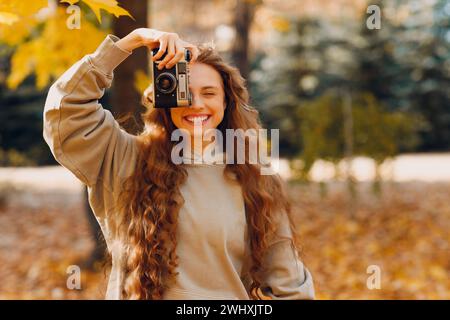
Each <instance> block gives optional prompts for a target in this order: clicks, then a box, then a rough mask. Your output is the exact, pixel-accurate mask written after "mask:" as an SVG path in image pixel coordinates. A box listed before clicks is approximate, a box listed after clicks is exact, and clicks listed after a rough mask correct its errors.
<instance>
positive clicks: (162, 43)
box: [153, 38, 167, 61]
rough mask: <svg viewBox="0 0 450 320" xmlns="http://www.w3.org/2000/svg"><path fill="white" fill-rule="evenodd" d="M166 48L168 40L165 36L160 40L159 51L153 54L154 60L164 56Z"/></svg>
mask: <svg viewBox="0 0 450 320" xmlns="http://www.w3.org/2000/svg"><path fill="white" fill-rule="evenodd" d="M166 48H167V40H166V39H164V38H161V39H160V40H159V50H158V52H157V53H156V54H155V55H154V56H153V61H156V60H158V59H159V58H161V57H162V55H163V54H164V52H166Z"/></svg>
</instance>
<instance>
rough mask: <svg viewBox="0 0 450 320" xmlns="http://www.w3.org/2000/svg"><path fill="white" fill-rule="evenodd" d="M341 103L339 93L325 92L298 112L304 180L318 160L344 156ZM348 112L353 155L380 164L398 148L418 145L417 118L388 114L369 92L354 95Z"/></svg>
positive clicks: (336, 159) (342, 103)
mask: <svg viewBox="0 0 450 320" xmlns="http://www.w3.org/2000/svg"><path fill="white" fill-rule="evenodd" d="M344 103H345V102H344V100H343V98H342V95H341V94H340V93H339V92H338V91H328V92H327V93H326V94H324V95H323V96H321V97H319V98H317V99H315V100H313V101H311V102H308V103H305V104H304V105H303V106H301V107H300V108H299V109H298V116H299V117H298V119H299V122H300V132H301V136H302V139H303V149H302V151H301V153H300V158H301V159H302V160H303V163H304V166H303V168H302V171H303V176H304V177H306V176H307V173H308V172H309V170H310V169H311V167H312V165H313V164H314V162H315V161H316V160H317V159H324V160H327V161H330V162H332V163H335V164H337V163H338V162H339V161H340V160H341V159H343V158H344V157H345V155H346V150H345V148H346V142H345V135H344V121H345V119H344V115H345V113H344ZM351 111H352V112H351V117H352V122H353V131H352V140H353V146H352V149H353V155H361V156H367V157H370V158H372V159H374V160H375V162H376V163H377V164H381V163H382V162H383V161H384V160H385V159H386V158H389V157H393V156H394V155H396V154H397V152H398V150H399V148H400V147H402V146H407V147H408V148H412V147H414V146H415V145H416V144H417V141H418V140H417V137H416V134H415V131H416V128H417V126H418V125H419V124H420V118H418V117H417V116H415V115H410V114H407V113H403V112H399V111H396V112H389V111H387V110H386V108H384V107H383V106H382V105H380V104H379V103H378V102H377V100H376V99H375V98H374V96H373V95H371V94H369V93H361V94H358V95H354V96H353V97H352V104H351Z"/></svg>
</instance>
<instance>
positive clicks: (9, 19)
mask: <svg viewBox="0 0 450 320" xmlns="http://www.w3.org/2000/svg"><path fill="white" fill-rule="evenodd" d="M18 20H19V16H18V15H17V14H15V13H11V12H5V11H2V12H0V24H7V25H9V26H10V25H12V24H13V23H15V22H17V21H18Z"/></svg>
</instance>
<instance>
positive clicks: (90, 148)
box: [44, 29, 314, 299]
mask: <svg viewBox="0 0 450 320" xmlns="http://www.w3.org/2000/svg"><path fill="white" fill-rule="evenodd" d="M139 46H148V47H149V48H155V47H158V46H159V48H160V49H159V52H161V54H160V55H162V53H164V51H167V55H166V58H165V59H164V60H163V62H162V63H163V64H164V65H166V67H170V66H171V65H173V64H174V63H176V62H177V61H178V60H179V59H180V58H181V55H180V53H182V52H184V48H190V49H192V51H193V59H192V60H191V62H190V63H191V82H190V83H191V87H190V90H191V91H192V95H193V103H192V106H190V107H180V108H170V110H168V109H161V108H153V107H152V106H151V101H149V100H148V95H147V96H146V97H145V98H144V101H145V102H146V105H147V111H146V112H145V113H144V114H143V115H142V118H143V121H144V123H145V130H144V131H143V132H141V133H140V134H139V135H137V136H134V135H131V134H128V133H127V132H125V131H124V130H123V129H121V128H120V126H119V124H118V123H117V122H116V121H115V119H114V118H113V116H112V114H111V113H110V112H109V111H107V110H105V109H103V108H102V106H101V105H100V104H99V102H98V100H99V99H100V98H101V97H102V96H103V94H104V90H105V89H106V88H108V87H110V85H111V82H112V80H113V71H114V69H115V68H116V67H117V66H118V65H119V64H120V63H121V62H122V61H123V60H125V59H126V58H127V57H128V56H129V55H130V54H131V53H132V50H133V49H135V48H137V47H139ZM244 83H245V81H244V79H243V78H242V77H241V75H240V73H239V70H237V69H236V68H234V67H232V66H230V65H228V64H227V63H225V62H224V61H223V59H222V58H221V57H220V55H218V54H217V52H215V51H214V50H213V49H211V48H206V47H199V48H198V47H195V46H193V45H191V44H189V43H187V42H185V41H182V40H181V39H180V38H179V37H178V35H177V34H174V33H165V32H160V31H156V30H152V29H138V30H136V31H134V32H132V33H130V34H129V35H128V36H126V37H124V38H123V39H120V40H119V39H118V38H117V37H115V36H113V35H109V36H107V37H106V39H105V40H104V41H103V43H102V44H101V45H100V46H99V47H98V49H97V50H96V51H95V52H94V53H93V54H90V55H87V56H86V57H84V58H83V59H82V60H80V61H78V62H77V63H76V64H75V65H73V66H72V67H71V68H70V69H69V70H67V71H66V72H65V73H64V74H63V75H62V76H61V77H60V78H59V79H58V80H57V81H56V82H55V83H54V84H53V85H52V86H51V88H50V90H49V93H48V97H47V101H46V103H45V109H44V138H45V140H46V142H47V143H48V145H49V146H50V149H51V150H52V153H53V155H54V156H55V158H56V159H57V160H58V162H59V163H61V164H62V165H63V166H65V167H66V168H67V169H69V170H70V171H72V172H73V173H74V174H75V175H76V176H77V177H78V178H79V179H80V180H81V181H82V182H83V183H85V184H86V185H87V186H88V191H89V202H90V205H91V207H92V209H93V212H94V214H95V215H96V218H97V220H98V222H99V224H100V226H101V228H102V231H103V234H104V236H105V239H106V242H107V245H108V251H109V253H110V254H111V256H112V269H111V274H110V279H109V283H108V289H107V298H110V299H217V298H220V299H262V298H264V297H262V296H261V295H259V294H258V293H261V292H262V293H263V295H264V296H265V297H269V298H272V299H312V298H314V286H313V281H312V276H311V274H310V272H309V271H308V269H307V268H305V267H304V266H303V263H302V262H301V260H300V257H299V255H298V249H297V248H298V237H297V234H296V232H295V231H296V230H295V227H294V226H293V224H292V221H293V220H292V218H291V206H290V203H289V200H288V197H287V195H286V192H285V189H284V185H283V182H282V180H281V178H280V177H279V176H278V175H260V168H261V165H260V164H258V163H256V164H254V163H250V161H249V159H248V157H247V155H246V158H245V162H244V163H242V164H240V163H237V162H236V161H234V162H232V163H229V164H228V163H227V164H210V163H200V164H197V163H195V164H186V163H183V164H176V163H174V162H172V161H171V151H172V149H173V147H174V146H175V142H173V141H171V134H172V132H174V130H176V129H185V130H187V131H188V132H189V133H190V134H192V135H194V136H195V134H196V132H195V127H196V126H201V127H202V128H203V129H208V128H211V129H218V130H220V131H221V132H222V133H223V136H225V137H226V134H225V130H227V129H234V130H238V129H242V130H244V131H245V130H248V129H256V130H258V129H260V128H261V127H260V125H259V117H258V112H257V111H256V110H255V109H254V108H252V107H250V106H248V100H249V97H248V91H247V89H246V87H245V85H244ZM150 90H151V89H150ZM148 92H149V90H147V93H148ZM232 139H233V140H232V141H228V142H227V141H225V143H233V144H234V143H237V142H239V141H238V140H239V139H240V136H233V137H232ZM184 156H185V157H192V156H193V154H185V155H184Z"/></svg>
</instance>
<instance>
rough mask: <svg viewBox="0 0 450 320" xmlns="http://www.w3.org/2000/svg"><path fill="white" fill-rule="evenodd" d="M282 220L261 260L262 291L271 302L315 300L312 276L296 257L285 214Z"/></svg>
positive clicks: (297, 256)
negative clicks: (262, 273) (262, 264)
mask: <svg viewBox="0 0 450 320" xmlns="http://www.w3.org/2000/svg"><path fill="white" fill-rule="evenodd" d="M282 217H283V219H282V220H281V223H280V227H279V231H278V233H277V234H278V235H279V236H277V237H276V238H275V239H273V240H272V241H271V244H270V246H269V249H268V253H267V255H266V257H265V260H264V261H265V267H266V271H265V273H264V276H263V279H264V281H263V283H262V284H261V291H262V292H263V293H264V295H266V296H268V297H270V298H271V299H273V300H312V299H314V298H315V292H314V284H313V279H312V275H311V273H310V272H309V270H308V269H307V268H306V267H305V266H304V265H303V263H302V261H301V260H300V258H299V255H298V252H297V249H296V247H295V245H294V242H293V240H292V231H291V228H290V226H289V220H288V217H287V215H286V214H283V215H282Z"/></svg>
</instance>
